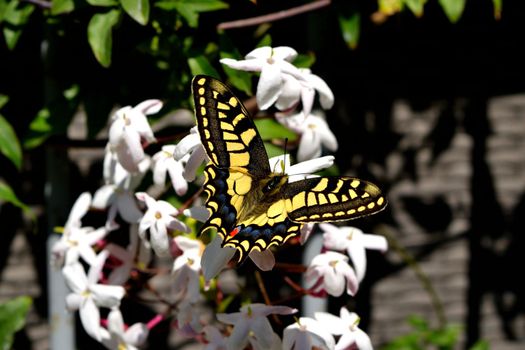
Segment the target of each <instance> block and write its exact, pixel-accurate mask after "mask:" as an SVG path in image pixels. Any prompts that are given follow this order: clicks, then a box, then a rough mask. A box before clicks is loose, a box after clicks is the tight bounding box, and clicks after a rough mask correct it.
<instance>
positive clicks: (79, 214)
mask: <svg viewBox="0 0 525 350" xmlns="http://www.w3.org/2000/svg"><path fill="white" fill-rule="evenodd" d="M90 206H91V194H90V193H89V192H84V193H82V194H80V196H78V198H77V200H76V201H75V203H74V204H73V207H72V208H71V211H70V212H69V216H68V218H67V221H66V224H65V225H64V233H65V234H67V232H68V231H69V230H70V229H71V228H80V227H81V226H82V223H81V222H80V220H81V219H82V218H83V217H84V215H86V213H87V212H88V211H89V207H90Z"/></svg>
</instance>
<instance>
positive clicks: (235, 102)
mask: <svg viewBox="0 0 525 350" xmlns="http://www.w3.org/2000/svg"><path fill="white" fill-rule="evenodd" d="M192 87H193V99H194V102H195V114H196V117H197V126H198V129H199V134H200V135H201V141H202V144H203V145H204V148H205V149H206V153H207V154H208V156H209V157H210V159H211V161H212V163H213V164H214V165H215V166H217V167H219V168H239V169H240V170H241V171H242V170H245V171H246V172H247V173H249V174H251V175H252V176H261V177H265V176H267V175H268V174H269V173H270V166H269V163H268V156H267V155H266V151H265V149H264V144H263V141H262V139H261V137H260V135H259V132H258V131H257V129H256V128H255V125H254V123H253V121H252V119H251V117H250V116H249V113H248V111H247V110H246V108H245V107H244V106H243V104H242V103H241V101H239V99H238V98H237V97H236V96H235V95H234V94H233V93H232V92H231V91H230V89H229V88H228V87H227V86H226V85H224V84H223V83H221V82H220V81H218V80H216V79H213V78H211V77H207V76H202V75H198V76H196V77H195V78H194V79H193V86H192Z"/></svg>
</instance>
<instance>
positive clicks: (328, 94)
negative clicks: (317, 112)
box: [306, 74, 334, 109]
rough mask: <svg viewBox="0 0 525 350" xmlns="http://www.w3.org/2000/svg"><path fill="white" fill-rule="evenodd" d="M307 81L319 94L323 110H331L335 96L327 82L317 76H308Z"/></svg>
mask: <svg viewBox="0 0 525 350" xmlns="http://www.w3.org/2000/svg"><path fill="white" fill-rule="evenodd" d="M306 80H307V81H308V82H309V83H310V84H311V85H312V86H313V88H314V89H315V90H317V92H319V102H320V103H321V106H322V107H323V109H330V108H332V106H333V105H334V94H333V92H332V90H331V89H330V88H329V87H328V85H327V84H326V83H325V81H324V80H323V79H321V78H319V77H318V76H317V75H315V74H308V75H307V76H306Z"/></svg>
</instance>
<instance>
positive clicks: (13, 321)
mask: <svg viewBox="0 0 525 350" xmlns="http://www.w3.org/2000/svg"><path fill="white" fill-rule="evenodd" d="M31 303H32V300H31V298H30V297H28V296H21V297H17V298H14V299H11V300H9V301H7V302H5V303H3V304H1V305H0V348H1V349H11V346H12V344H13V335H14V334H15V333H16V332H17V331H19V330H20V329H22V328H23V327H24V325H25V323H26V317H27V313H28V312H29V309H30V307H31Z"/></svg>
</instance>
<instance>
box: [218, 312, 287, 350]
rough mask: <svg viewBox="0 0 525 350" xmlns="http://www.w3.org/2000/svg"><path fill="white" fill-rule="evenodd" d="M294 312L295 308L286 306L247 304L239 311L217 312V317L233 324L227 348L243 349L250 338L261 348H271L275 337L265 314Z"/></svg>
mask: <svg viewBox="0 0 525 350" xmlns="http://www.w3.org/2000/svg"><path fill="white" fill-rule="evenodd" d="M296 312H297V310H296V309H292V308H290V307H287V306H268V305H265V304H249V305H245V306H243V307H241V311H240V312H234V313H231V314H217V319H218V320H219V321H221V322H224V323H227V324H231V325H233V331H232V333H231V334H230V336H229V338H228V348H229V349H244V348H245V347H246V346H247V345H248V343H249V342H250V338H252V341H254V342H255V343H256V344H257V345H258V346H260V348H261V349H271V348H272V345H273V343H274V341H275V339H274V331H273V329H272V326H271V325H270V321H268V318H267V316H268V315H271V314H278V315H290V314H293V313H296ZM252 344H253V343H252Z"/></svg>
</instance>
